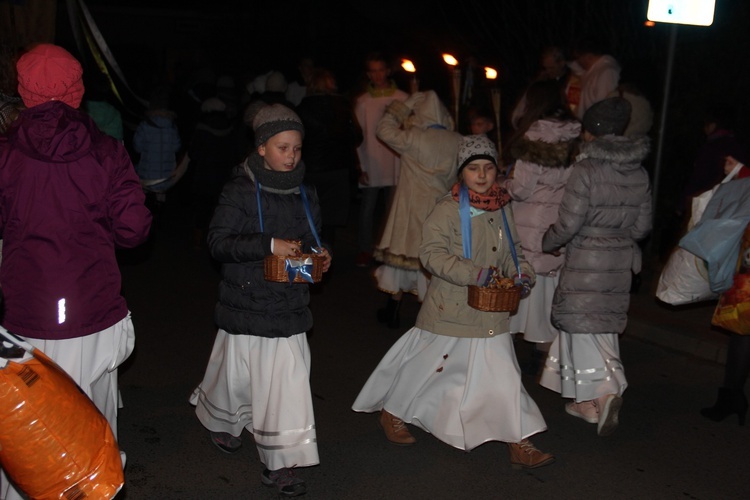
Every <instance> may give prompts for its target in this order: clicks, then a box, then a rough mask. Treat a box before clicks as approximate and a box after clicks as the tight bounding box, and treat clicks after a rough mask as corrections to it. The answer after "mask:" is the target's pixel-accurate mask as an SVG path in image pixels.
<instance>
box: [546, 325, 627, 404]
mask: <svg viewBox="0 0 750 500" xmlns="http://www.w3.org/2000/svg"><path fill="white" fill-rule="evenodd" d="M539 383H540V384H541V385H542V386H543V387H546V388H547V389H551V390H553V391H555V392H559V393H560V394H561V395H562V397H564V398H575V400H576V401H579V402H580V401H590V400H592V399H596V398H598V397H600V396H605V395H607V394H617V395H618V396H622V393H623V392H625V389H626V388H627V387H628V381H627V380H626V379H625V371H624V369H623V366H622V361H620V343H619V339H618V335H617V334H616V333H596V334H593V333H567V332H563V331H561V332H560V335H559V336H558V337H557V339H555V341H554V342H552V345H551V346H550V349H549V356H548V357H547V360H546V362H545V364H544V370H543V371H542V376H541V379H540V381H539Z"/></svg>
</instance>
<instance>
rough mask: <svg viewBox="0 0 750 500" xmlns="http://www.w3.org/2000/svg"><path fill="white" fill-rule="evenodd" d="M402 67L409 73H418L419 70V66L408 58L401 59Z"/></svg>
mask: <svg viewBox="0 0 750 500" xmlns="http://www.w3.org/2000/svg"><path fill="white" fill-rule="evenodd" d="M401 67H402V68H404V71H406V72H407V73H416V71H417V68H416V67H414V63H413V62H411V61H410V60H408V59H402V60H401Z"/></svg>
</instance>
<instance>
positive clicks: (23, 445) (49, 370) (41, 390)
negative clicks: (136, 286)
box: [0, 327, 125, 500]
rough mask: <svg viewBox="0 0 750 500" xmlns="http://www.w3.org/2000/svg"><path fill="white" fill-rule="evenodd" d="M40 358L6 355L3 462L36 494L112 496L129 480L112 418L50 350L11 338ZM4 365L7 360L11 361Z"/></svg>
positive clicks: (0, 398)
mask: <svg viewBox="0 0 750 500" xmlns="http://www.w3.org/2000/svg"><path fill="white" fill-rule="evenodd" d="M0 333H2V334H3V335H2V336H0V341H2V340H3V338H8V339H11V340H12V341H13V344H15V345H17V346H21V347H22V348H23V349H24V350H27V351H28V352H30V353H31V354H32V355H33V357H31V358H29V359H24V360H23V361H21V362H16V361H12V360H6V359H0V422H2V425H0V465H1V466H2V468H3V469H4V470H5V472H6V474H7V475H8V476H9V477H10V478H11V479H12V480H13V482H14V483H15V485H16V487H18V488H19V489H21V490H22V491H23V492H24V493H26V494H27V495H28V496H29V497H31V498H33V499H64V500H83V499H100V498H112V497H114V496H115V495H116V494H117V492H118V491H120V489H121V488H122V486H123V484H124V483H125V478H124V475H123V471H122V462H121V460H120V450H119V447H118V446H117V441H116V440H115V437H114V435H113V434H112V430H111V429H110V427H109V423H108V422H107V420H106V419H105V418H104V415H102V414H101V412H99V410H98V409H97V408H96V406H95V405H94V403H93V402H92V401H91V399H89V397H88V396H86V394H84V393H83V391H81V389H80V388H79V387H78V385H76V383H75V382H74V381H73V379H72V378H70V376H68V374H67V373H65V372H64V371H63V370H62V369H61V368H60V367H59V366H57V364H56V363H55V362H54V361H52V360H51V359H50V358H49V357H47V355H46V354H44V353H43V352H41V351H39V350H38V349H34V348H33V347H31V346H30V345H29V344H28V343H27V342H23V341H21V340H20V339H16V338H15V337H10V336H7V332H6V331H5V330H4V329H2V327H0ZM3 364H4V365H5V366H3Z"/></svg>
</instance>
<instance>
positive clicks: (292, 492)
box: [260, 468, 307, 497]
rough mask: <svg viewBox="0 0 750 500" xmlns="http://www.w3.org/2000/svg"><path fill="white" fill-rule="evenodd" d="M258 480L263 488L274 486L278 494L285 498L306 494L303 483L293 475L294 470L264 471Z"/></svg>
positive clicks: (305, 487)
mask: <svg viewBox="0 0 750 500" xmlns="http://www.w3.org/2000/svg"><path fill="white" fill-rule="evenodd" d="M260 480H261V482H262V483H263V484H264V485H265V486H275V487H276V489H277V490H279V494H281V495H284V496H287V497H297V496H300V495H304V494H305V493H307V486H305V481H303V480H302V478H301V477H299V476H297V475H296V474H295V473H294V469H287V468H283V469H279V470H268V469H265V470H264V471H263V473H262V474H261V475H260Z"/></svg>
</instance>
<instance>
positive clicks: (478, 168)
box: [461, 160, 497, 194]
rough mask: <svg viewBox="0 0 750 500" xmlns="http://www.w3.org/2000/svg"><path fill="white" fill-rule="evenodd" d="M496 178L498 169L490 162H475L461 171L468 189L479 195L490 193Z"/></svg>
mask: <svg viewBox="0 0 750 500" xmlns="http://www.w3.org/2000/svg"><path fill="white" fill-rule="evenodd" d="M496 177H497V167H496V166H495V164H494V163H492V162H491V161H489V160H474V161H472V162H471V163H469V164H468V165H466V166H465V167H464V168H463V170H461V178H462V179H463V181H464V183H465V184H466V187H468V188H469V189H471V190H472V191H474V192H475V193H479V194H484V193H486V192H487V191H489V190H490V188H491V187H492V185H493V184H495V178H496Z"/></svg>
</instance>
